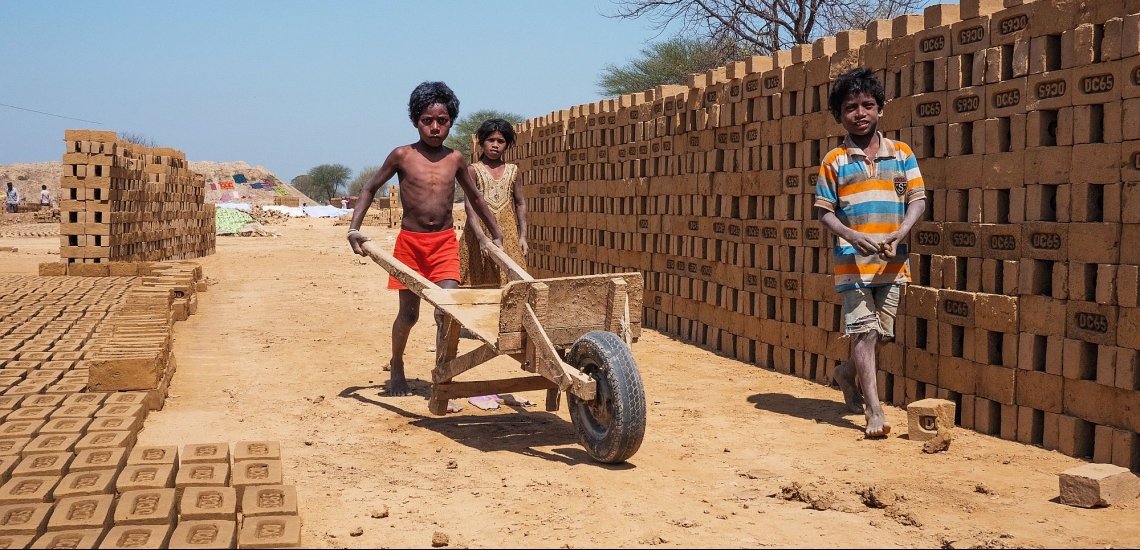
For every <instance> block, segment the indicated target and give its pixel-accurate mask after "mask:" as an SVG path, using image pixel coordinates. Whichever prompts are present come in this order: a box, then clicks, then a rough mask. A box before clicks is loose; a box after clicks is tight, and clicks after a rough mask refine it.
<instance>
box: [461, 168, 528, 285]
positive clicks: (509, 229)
mask: <svg viewBox="0 0 1140 550" xmlns="http://www.w3.org/2000/svg"><path fill="white" fill-rule="evenodd" d="M471 166H472V167H473V168H474V171H475V186H476V187H477V188H478V189H479V193H481V194H482V195H483V201H485V202H486V203H487V206H488V207H489V208H490V209H491V214H492V215H494V216H495V221H496V222H498V224H499V229H500V230H502V232H503V251H504V252H506V253H507V255H508V256H510V257H511V259H512V260H514V261H515V263H517V264H519V265H520V266H522V267H523V268H524V269H525V268H526V259H525V258H523V255H522V247H521V246H519V224H518V216H517V215H516V213H515V200H514V197H515V178H516V177H518V167H517V166H515V165H514V164H507V165H506V166H504V168H503V176H502V177H500V178H499V179H495V178H494V177H492V176H491V171H490V170H488V169H487V167H486V166H484V165H483V163H482V162H476V163H475V164H473V165H471ZM467 223H469V224H470V223H478V224H479V226H480V227H482V228H483V234H484V235H487V237H490V236H491V232H490V231H487V227H486V226H484V225H483V222H482V221H481V220H479V219H474V220H467ZM459 270H460V273H461V274H462V277H463V281H462V285H463V286H466V287H495V288H497V287H501V286H503V285H505V284H507V277H506V275H504V274H502V273H500V270H499V266H498V264H496V263H495V262H494V260H491V259H489V258H484V257H483V254H482V253H480V252H479V241H478V240H477V239H476V238H475V232H473V231H467V230H464V231H463V240H462V241H461V242H460V243H459Z"/></svg>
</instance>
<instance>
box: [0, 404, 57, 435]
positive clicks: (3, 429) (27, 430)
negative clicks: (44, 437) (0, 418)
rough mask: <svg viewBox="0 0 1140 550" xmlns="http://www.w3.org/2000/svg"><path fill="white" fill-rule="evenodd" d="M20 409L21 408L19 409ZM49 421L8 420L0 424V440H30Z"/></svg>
mask: <svg viewBox="0 0 1140 550" xmlns="http://www.w3.org/2000/svg"><path fill="white" fill-rule="evenodd" d="M17 410H19V409H17ZM46 423H47V422H45V421H43V420H26V421H12V420H7V421H5V422H4V423H3V424H0V440H4V439H23V440H30V439H31V438H32V437H34V436H35V435H36V434H37V433H39V430H40V428H41V427H43V425H44V424H46Z"/></svg>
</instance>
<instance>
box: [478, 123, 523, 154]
mask: <svg viewBox="0 0 1140 550" xmlns="http://www.w3.org/2000/svg"><path fill="white" fill-rule="evenodd" d="M495 132H498V133H500V134H503V139H505V140H507V149H510V147H511V146H512V145H514V144H515V127H514V126H513V125H511V123H510V122H507V121H505V120H503V119H501V118H489V119H487V120H484V121H483V124H481V125H480V126H479V130H477V131H476V132H475V137H476V138H477V139H478V140H479V145H483V142H484V141H487V138H489V137H491V134H493V133H495Z"/></svg>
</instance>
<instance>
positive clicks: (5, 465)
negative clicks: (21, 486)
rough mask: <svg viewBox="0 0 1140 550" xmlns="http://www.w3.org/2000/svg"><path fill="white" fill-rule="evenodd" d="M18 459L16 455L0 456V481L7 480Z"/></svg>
mask: <svg viewBox="0 0 1140 550" xmlns="http://www.w3.org/2000/svg"><path fill="white" fill-rule="evenodd" d="M19 461H20V458H19V457H17V456H0V483H4V482H6V481H8V479H10V478H11V477H12V469H13V468H15V467H16V463H17V462H19Z"/></svg>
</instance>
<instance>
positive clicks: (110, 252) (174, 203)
mask: <svg viewBox="0 0 1140 550" xmlns="http://www.w3.org/2000/svg"><path fill="white" fill-rule="evenodd" d="M64 141H65V142H66V148H65V153H64V154H63V177H62V178H61V179H60V187H61V189H60V257H61V258H62V260H63V262H65V263H68V264H74V263H88V264H91V263H94V264H100V263H108V262H140V261H160V260H183V259H190V258H199V257H202V256H206V255H208V254H212V253H213V252H214V238H215V237H214V206H213V205H211V204H206V202H205V180H204V179H203V177H202V176H201V175H199V174H197V173H195V172H192V171H190V170H189V169H188V168H186V156H185V155H184V154H183V153H182V152H181V151H177V150H174V149H170V148H165V147H143V146H140V145H135V144H133V143H128V142H126V141H122V140H119V139H116V135H115V133H114V132H109V131H101V130H67V131H66V132H65V133H64Z"/></svg>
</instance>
